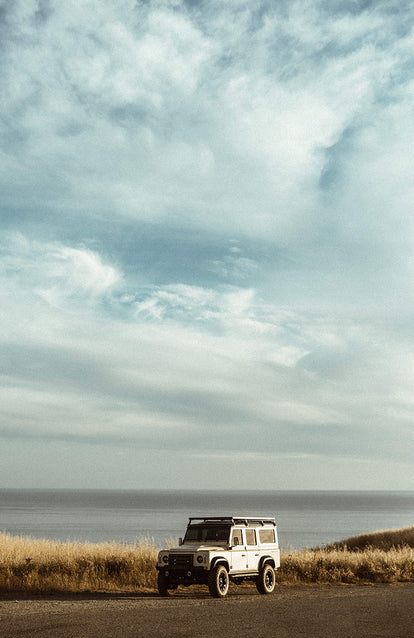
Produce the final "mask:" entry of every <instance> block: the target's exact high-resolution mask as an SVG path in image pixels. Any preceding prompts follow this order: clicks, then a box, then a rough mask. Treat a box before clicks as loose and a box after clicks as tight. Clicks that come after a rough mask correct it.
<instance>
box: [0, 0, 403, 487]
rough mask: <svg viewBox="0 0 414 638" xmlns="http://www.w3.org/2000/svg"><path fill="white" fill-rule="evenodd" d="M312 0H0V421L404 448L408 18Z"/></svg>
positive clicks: (319, 448)
mask: <svg viewBox="0 0 414 638" xmlns="http://www.w3.org/2000/svg"><path fill="white" fill-rule="evenodd" d="M334 5H336V3H334V4H331V3H324V2H316V3H315V2H313V1H312V2H310V1H309V2H307V1H303V0H301V1H300V2H290V3H287V4H283V3H282V4H280V3H276V4H275V3H269V5H266V4H265V3H263V4H262V5H258V6H257V7H253V6H252V4H251V3H249V2H244V3H243V2H237V3H224V4H223V3H221V2H219V3H214V2H212V3H201V4H199V5H197V6H194V7H193V6H190V5H188V6H187V5H184V4H183V3H181V2H178V1H177V2H175V1H174V2H169V1H167V0H166V1H165V2H164V1H157V2H151V3H136V2H133V1H132V0H123V1H122V2H113V1H112V0H106V1H105V2H98V1H97V0H89V1H88V2H84V3H82V4H79V3H76V2H67V3H58V4H55V5H53V6H52V5H50V6H49V9H47V7H46V5H43V8H42V7H41V6H40V5H39V4H38V3H36V2H23V1H16V2H14V3H10V4H9V5H7V6H6V7H5V9H4V12H3V13H2V19H3V26H4V29H3V31H2V64H3V69H4V72H3V73H2V76H1V79H0V90H1V93H2V98H3V102H2V119H1V123H0V143H1V150H0V153H1V154H0V162H1V164H0V185H1V189H2V202H1V204H0V206H1V211H2V221H1V223H2V240H1V248H2V260H1V267H0V322H1V326H0V327H1V344H2V359H1V362H2V373H1V374H2V377H1V378H2V381H3V382H4V386H3V390H2V391H1V395H2V396H1V401H0V403H1V405H2V410H0V412H1V418H0V427H1V428H2V431H3V433H4V434H5V435H6V434H7V436H12V435H13V431H14V433H15V436H19V437H21V438H22V440H24V437H25V436H28V437H30V436H36V437H42V436H43V437H44V438H45V439H46V440H48V439H53V437H55V438H56V440H70V437H72V438H75V439H76V440H79V441H84V442H95V441H99V440H100V439H101V440H105V441H107V442H112V443H113V442H117V441H118V442H119V443H120V444H122V442H124V444H125V445H131V446H132V447H133V448H134V447H135V448H136V447H138V446H141V447H142V449H146V450H148V449H150V448H154V447H157V446H159V445H165V446H166V447H168V448H169V449H175V448H178V447H181V448H182V449H191V450H192V451H193V453H199V454H200V453H204V451H205V453H206V454H207V456H210V458H211V455H214V454H216V455H218V456H220V455H221V454H228V453H229V451H231V453H233V452H234V453H235V454H236V453H237V454H241V455H243V454H252V455H253V457H254V458H256V456H255V455H259V456H260V455H261V454H264V453H269V454H273V453H277V454H278V455H279V458H282V456H283V458H285V459H286V458H288V457H289V458H302V457H301V455H304V454H305V455H308V456H309V457H312V458H315V457H316V456H318V455H319V456H318V458H319V457H324V458H325V459H327V458H330V459H333V458H340V457H341V458H348V459H356V458H358V459H361V458H364V459H370V458H372V459H374V458H375V459H377V458H382V459H384V458H386V457H387V454H388V455H389V456H390V457H392V458H395V459H398V455H400V458H401V459H403V457H404V458H406V456H407V454H408V452H410V450H411V448H410V440H411V439H410V432H409V427H410V415H411V416H412V407H413V396H414V395H413V387H414V379H413V374H412V370H413V362H412V357H411V356H410V351H411V347H410V346H411V341H412V335H411V315H412V304H413V296H412V290H411V281H412V275H413V260H412V257H411V255H412V244H413V242H412V201H413V186H412V161H411V156H412V152H411V148H412V146H413V143H414V140H413V127H412V123H411V122H412V111H413V99H414V90H413V80H412V68H414V67H413V53H412V52H413V46H412V45H413V29H412V28H411V25H412V23H413V12H412V9H411V7H409V6H408V4H406V3H403V4H402V5H401V6H399V7H397V6H396V5H393V7H392V9H393V10H392V11H390V10H389V9H388V8H387V4H386V3H385V4H384V3H377V4H376V5H375V6H372V7H371V8H367V9H366V10H363V9H362V8H360V7H359V6H358V5H357V4H355V3H351V4H347V3H338V6H334ZM256 9H260V11H259V10H256ZM7 229H9V230H7ZM10 229H11V230H10ZM411 420H412V419H411ZM391 429H393V435H392V436H391V434H390V432H391ZM357 435H359V436H360V440H359V438H358V436H357ZM392 437H394V442H393V441H392ZM341 455H342V456H341ZM370 455H371V456H370ZM373 465H375V463H374V462H373ZM309 467H310V466H309ZM375 471H377V470H375ZM312 472H313V475H314V477H315V468H313V470H312ZM315 480H316V479H315Z"/></svg>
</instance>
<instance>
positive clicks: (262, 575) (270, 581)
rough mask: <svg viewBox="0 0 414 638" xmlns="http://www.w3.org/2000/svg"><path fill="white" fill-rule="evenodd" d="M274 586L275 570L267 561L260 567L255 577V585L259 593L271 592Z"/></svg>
mask: <svg viewBox="0 0 414 638" xmlns="http://www.w3.org/2000/svg"><path fill="white" fill-rule="evenodd" d="M275 586H276V574H275V570H274V569H273V567H272V566H271V565H269V563H266V565H263V567H261V569H260V572H259V575H258V577H257V579H256V587H257V589H258V590H259V593H260V594H271V593H272V592H273V591H274V589H275Z"/></svg>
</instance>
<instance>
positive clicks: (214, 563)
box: [210, 556, 230, 572]
mask: <svg viewBox="0 0 414 638" xmlns="http://www.w3.org/2000/svg"><path fill="white" fill-rule="evenodd" d="M217 565H223V566H224V567H225V568H226V570H227V571H228V572H229V571H230V565H229V562H228V560H227V559H226V558H223V557H222V556H216V557H215V558H213V560H212V561H211V564H210V569H214V568H215V567H217Z"/></svg>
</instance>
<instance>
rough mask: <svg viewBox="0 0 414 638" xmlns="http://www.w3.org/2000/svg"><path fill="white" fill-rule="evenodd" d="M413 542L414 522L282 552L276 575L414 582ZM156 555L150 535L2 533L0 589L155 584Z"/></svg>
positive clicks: (284, 579)
mask: <svg viewBox="0 0 414 638" xmlns="http://www.w3.org/2000/svg"><path fill="white" fill-rule="evenodd" d="M356 539H359V540H358V541H357V540H356ZM413 546H414V527H411V528H406V529H403V530H393V531H387V532H375V533H373V534H369V535H364V536H360V537H354V538H352V539H348V540H347V541H342V542H341V543H337V544H335V545H333V546H327V547H324V548H319V549H313V550H312V549H310V550H304V551H297V552H290V553H286V552H282V557H281V567H280V570H278V573H277V579H278V582H279V583H280V584H286V585H287V584H295V583H366V582H371V583H372V582H373V583H379V582H381V583H395V582H408V581H414V549H413ZM384 547H387V549H384ZM156 557H157V548H156V547H155V545H154V543H153V542H152V541H149V540H142V541H140V542H139V543H136V544H129V545H127V544H125V545H122V544H117V543H102V544H98V545H93V544H90V543H76V542H69V541H68V542H64V543H63V542H59V541H48V540H36V539H33V538H30V537H15V536H10V535H9V534H1V533H0V592H6V591H31V592H44V591H66V592H82V591H83V592H85V591H134V590H145V589H154V588H155V587H156V570H155V562H156Z"/></svg>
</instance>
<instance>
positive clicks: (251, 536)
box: [246, 529, 257, 545]
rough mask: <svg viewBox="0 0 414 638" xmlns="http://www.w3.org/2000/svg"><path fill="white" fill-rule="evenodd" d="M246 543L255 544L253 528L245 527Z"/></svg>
mask: <svg viewBox="0 0 414 638" xmlns="http://www.w3.org/2000/svg"><path fill="white" fill-rule="evenodd" d="M246 545H257V543H256V531H255V530H254V529H246Z"/></svg>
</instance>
